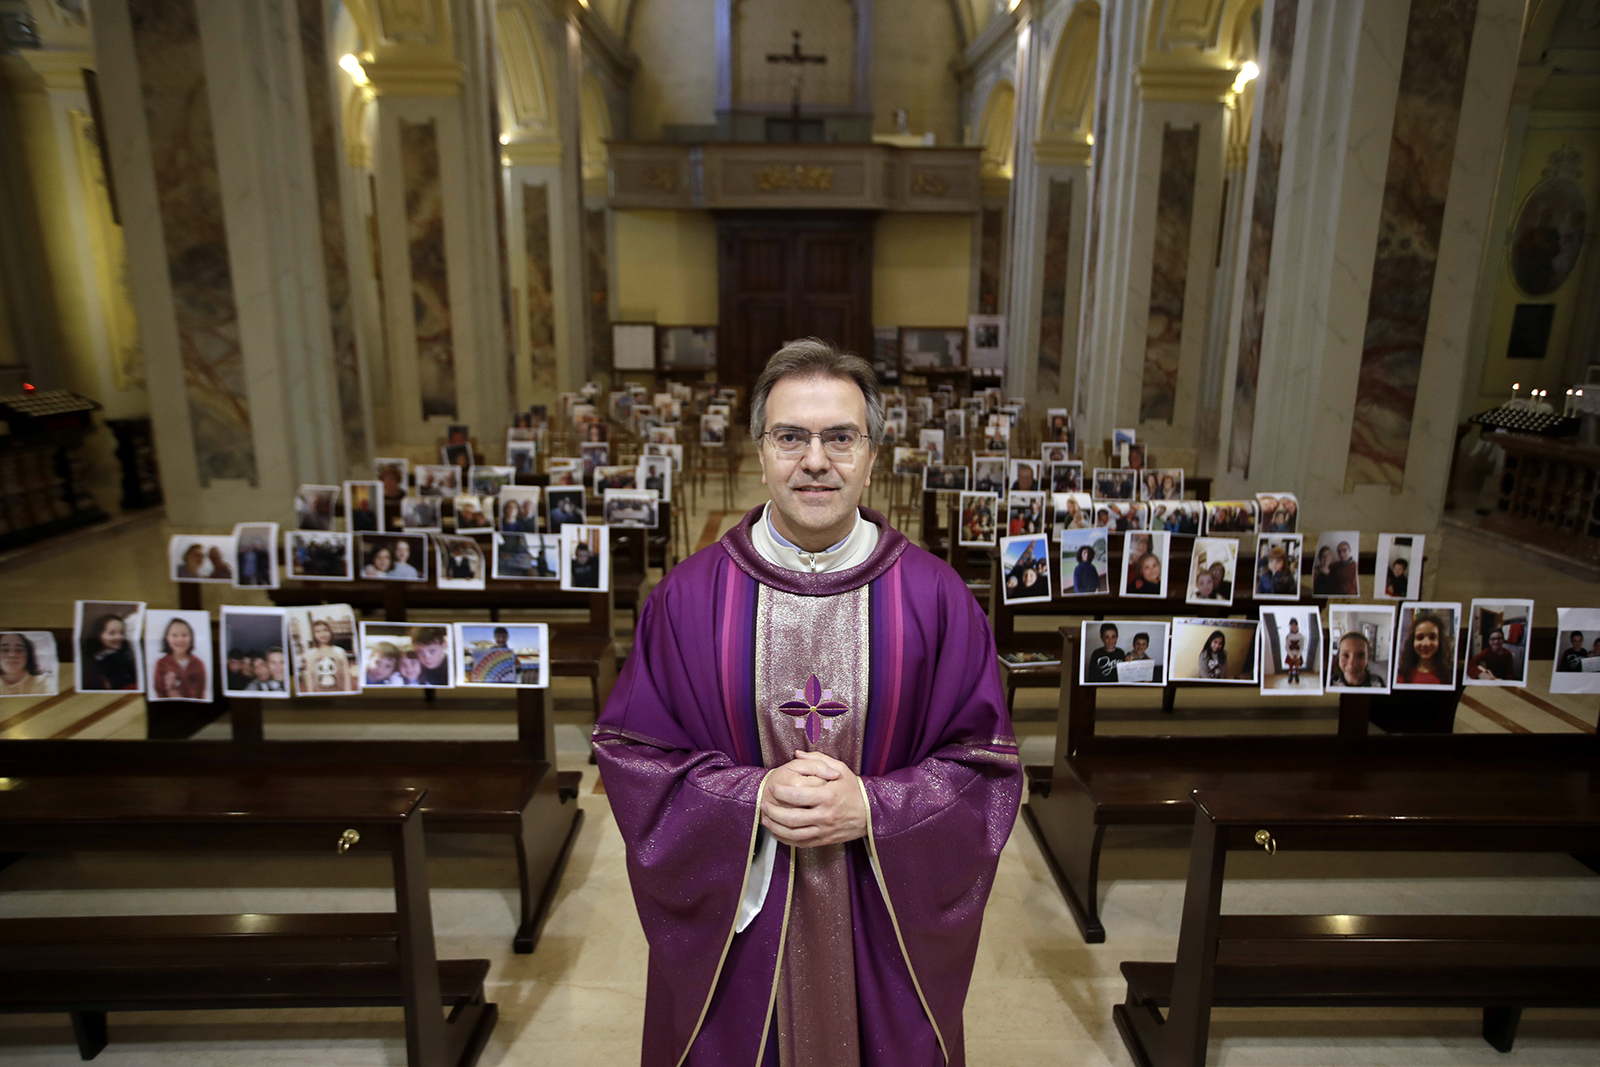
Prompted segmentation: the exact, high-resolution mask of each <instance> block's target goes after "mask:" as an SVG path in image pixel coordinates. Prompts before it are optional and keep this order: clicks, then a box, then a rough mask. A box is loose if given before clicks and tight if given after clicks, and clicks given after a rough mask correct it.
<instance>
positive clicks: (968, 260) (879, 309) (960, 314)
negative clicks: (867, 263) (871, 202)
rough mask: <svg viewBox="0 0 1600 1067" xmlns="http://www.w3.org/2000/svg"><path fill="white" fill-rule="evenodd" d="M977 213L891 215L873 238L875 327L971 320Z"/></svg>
mask: <svg viewBox="0 0 1600 1067" xmlns="http://www.w3.org/2000/svg"><path fill="white" fill-rule="evenodd" d="M971 274H972V216H970V215H932V214H928V215H922V214H888V215H883V216H882V217H880V218H879V219H878V225H877V227H876V229H875V230H874V231H873V238H872V324H873V325H874V326H960V327H965V326H966V325H967V291H968V285H969V283H970V281H971Z"/></svg>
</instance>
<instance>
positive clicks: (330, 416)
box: [91, 0, 366, 528]
mask: <svg viewBox="0 0 1600 1067" xmlns="http://www.w3.org/2000/svg"><path fill="white" fill-rule="evenodd" d="M91 14H92V16H93V18H92V21H93V26H94V41H95V52H96V56H97V58H98V64H99V70H100V85H101V97H102V101H103V105H104V114H105V119H106V127H107V140H108V143H109V149H110V157H111V160H112V163H113V171H114V174H115V181H116V188H117V195H118V200H119V203H120V205H121V208H122V218H123V223H124V227H125V232H126V236H127V241H128V258H129V265H130V273H131V276H132V279H133V289H134V296H135V303H136V307H137V310H138V316H139V326H140V336H141V340H142V347H143V350H144V353H145V358H146V363H147V367H148V376H149V382H150V386H151V389H150V396H151V405H150V406H151V415H152V421H153V425H154V430H155V436H156V442H157V446H158V448H159V450H160V455H161V475H162V486H163V489H164V490H165V494H166V498H167V507H168V512H169V515H170V516H171V518H172V520H173V521H174V522H175V523H178V524H181V525H189V526H208V527H216V528H222V527H228V526H231V525H232V524H233V523H234V522H236V521H239V520H241V519H246V518H255V519H263V520H266V519H274V518H276V519H287V518H288V516H289V514H290V509H291V501H292V498H293V494H294V489H295V486H296V485H298V484H299V483H301V482H331V481H338V480H340V479H341V478H343V477H345V476H348V474H350V473H351V472H352V471H353V470H355V469H359V464H360V463H362V462H364V459H365V455H366V454H365V450H364V448H362V447H361V445H362V443H363V442H362V439H361V437H358V436H357V434H356V431H357V430H360V431H361V432H362V437H364V424H363V423H362V422H361V421H360V420H357V419H348V420H347V415H348V414H354V412H352V411H351V409H350V407H349V404H348V399H347V396H346V397H342V396H341V371H340V369H339V368H340V367H341V366H343V367H344V368H345V369H346V372H348V369H349V368H350V367H351V365H352V357H351V353H350V351H349V349H348V347H347V348H346V350H345V352H344V353H343V355H342V356H341V355H339V354H338V353H336V349H335V343H336V342H335V338H336V336H340V335H336V330H335V321H334V320H335V318H336V316H335V315H334V314H333V310H334V307H335V305H337V304H338V303H339V302H340V297H339V294H338V286H337V285H336V284H333V283H332V282H331V281H330V275H329V271H328V266H329V257H328V255H327V245H326V243H327V242H328V241H329V240H334V241H337V240H338V238H339V235H340V233H341V232H342V225H334V226H326V225H325V224H324V214H325V212H330V211H335V210H337V211H341V212H342V206H340V205H338V204H337V203H334V204H329V203H326V202H325V201H324V199H323V197H324V196H325V195H326V194H325V189H324V187H323V186H321V185H319V180H318V178H319V175H318V165H317V158H316V150H315V144H314V133H315V126H314V123H313V121H312V112H311V110H310V107H309V104H308V100H307V95H306V91H307V84H308V81H307V71H306V69H305V66H304V64H305V53H304V41H303V39H302V29H303V27H302V24H301V16H302V12H301V11H300V9H299V7H298V6H297V5H296V4H295V3H293V2H289V0H278V2H273V3H263V4H244V5H241V4H235V3H231V2H229V0H94V2H93V3H92V4H91ZM311 84H313V85H315V84H318V80H317V79H316V78H315V76H313V77H312V79H311ZM322 84H326V83H325V82H323V83H322ZM346 302H347V301H346ZM345 334H346V335H347V334H348V329H346V330H345ZM344 379H345V386H346V389H347V391H348V385H349V381H348V373H345V375H344Z"/></svg>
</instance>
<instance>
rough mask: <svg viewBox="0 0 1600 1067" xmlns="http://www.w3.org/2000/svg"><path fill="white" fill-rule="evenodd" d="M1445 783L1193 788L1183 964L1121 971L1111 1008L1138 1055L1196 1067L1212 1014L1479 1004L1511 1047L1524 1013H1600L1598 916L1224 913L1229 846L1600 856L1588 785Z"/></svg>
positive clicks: (1489, 1025) (1139, 1059)
mask: <svg viewBox="0 0 1600 1067" xmlns="http://www.w3.org/2000/svg"><path fill="white" fill-rule="evenodd" d="M1438 784H1439V785H1440V786H1441V787H1442V789H1441V790H1439V791H1428V792H1406V793H1384V792H1348V791H1324V790H1315V791H1308V792H1253V791H1249V792H1246V791H1239V792H1235V791H1219V790H1200V791H1197V792H1196V793H1195V794H1194V799H1193V805H1192V808H1191V807H1185V809H1184V810H1185V813H1186V814H1187V813H1188V811H1190V810H1192V811H1193V818H1194V839H1193V845H1192V847H1191V850H1190V853H1189V881H1188V885H1187V888H1186V890H1185V892H1184V899H1183V923H1182V926H1181V927H1180V929H1179V932H1178V952H1177V960H1176V962H1175V963H1150V962H1125V963H1123V964H1122V974H1123V976H1124V977H1125V978H1126V979H1127V981H1128V994H1127V999H1126V1001H1125V1002H1124V1003H1122V1004H1118V1005H1115V1006H1114V1007H1113V1008H1112V1014H1113V1018H1114V1019H1115V1021H1116V1024H1117V1030H1118V1031H1119V1032H1120V1033H1121V1034H1122V1040H1123V1043H1124V1044H1125V1045H1126V1046H1127V1048H1128V1053H1129V1055H1131V1056H1132V1057H1133V1061H1134V1063H1136V1064H1142V1065H1146V1067H1204V1065H1205V1061H1206V1041H1207V1035H1208V1033H1209V1030H1210V1023H1211V1009H1212V1008H1213V1007H1338V1008H1348V1007H1389V1006H1399V1007H1464V1008H1481V1009H1482V1010H1483V1036H1484V1039H1485V1040H1486V1041H1488V1042H1489V1043H1490V1044H1491V1045H1493V1046H1494V1047H1495V1048H1496V1049H1498V1050H1500V1051H1501V1052H1510V1051H1511V1045H1512V1041H1513V1040H1514V1038H1515V1036H1516V1030H1517V1023H1518V1020H1519V1018H1520V1016H1521V1013H1522V1009H1524V1008H1530V1007H1560V1008H1571V1007H1596V1006H1600V916H1567V915H1557V916H1547V915H1493V916H1470V915H1277V914H1274V915H1234V914H1229V915H1222V914H1220V907H1221V903H1222V886H1223V880H1224V873H1225V868H1226V863H1227V855H1228V853H1229V852H1230V851H1240V850H1246V851H1248V850H1253V849H1261V848H1265V849H1267V850H1268V851H1270V852H1279V851H1283V852H1288V851H1355V850H1362V851H1368V850H1372V851H1376V850H1384V851H1395V850H1400V851H1450V852H1578V853H1586V852H1588V853H1592V852H1594V851H1595V850H1597V849H1600V795H1597V794H1596V793H1594V792H1579V793H1570V792H1546V793H1524V794H1518V795H1504V794H1496V793H1485V792H1483V791H1482V790H1481V789H1480V788H1479V783H1478V781H1477V780H1476V779H1474V778H1473V777H1472V776H1470V775H1466V776H1450V777H1446V778H1443V779H1441V780H1440V782H1439V783H1438ZM1162 1007H1165V1008H1167V1009H1168V1010H1167V1014H1166V1017H1165V1018H1164V1019H1163V1018H1162V1016H1161V1014H1160V1011H1159V1010H1158V1009H1160V1008H1162Z"/></svg>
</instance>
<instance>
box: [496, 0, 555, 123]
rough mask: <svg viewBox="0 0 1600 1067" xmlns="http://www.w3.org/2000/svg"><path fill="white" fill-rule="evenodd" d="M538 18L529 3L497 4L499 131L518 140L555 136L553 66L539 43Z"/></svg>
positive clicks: (507, 1)
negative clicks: (519, 136) (551, 66)
mask: <svg viewBox="0 0 1600 1067" xmlns="http://www.w3.org/2000/svg"><path fill="white" fill-rule="evenodd" d="M538 25H539V23H538V19H537V18H536V16H535V15H534V14H533V12H532V11H530V10H528V0H500V2H499V3H498V4H496V5H495V30H496V44H497V45H498V47H499V52H500V69H499V75H500V79H501V94H500V97H501V99H500V112H501V115H500V128H501V130H502V132H504V133H506V134H508V135H510V136H511V137H513V138H516V137H517V135H518V134H524V135H531V136H535V137H540V136H544V137H548V136H554V135H555V134H556V132H557V130H556V108H555V107H554V106H553V103H552V102H553V101H554V99H555V93H554V92H553V90H552V89H551V86H550V83H549V73H548V72H549V70H550V65H549V63H548V62H546V60H545V54H544V46H543V44H542V43H541V42H540V40H539V31H538Z"/></svg>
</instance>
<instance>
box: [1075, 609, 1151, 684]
mask: <svg viewBox="0 0 1600 1067" xmlns="http://www.w3.org/2000/svg"><path fill="white" fill-rule="evenodd" d="M1167 629H1168V627H1167V624H1166V623H1164V622H1150V621H1147V620H1144V619H1118V620H1116V621H1115V622H1089V621H1086V622H1084V623H1083V629H1082V631H1081V633H1080V635H1079V638H1078V647H1079V649H1081V650H1082V661H1081V662H1080V663H1079V664H1078V681H1080V682H1081V683H1083V684H1084V685H1165V684H1166V677H1165V674H1166V671H1165V667H1166V659H1167Z"/></svg>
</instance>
